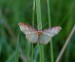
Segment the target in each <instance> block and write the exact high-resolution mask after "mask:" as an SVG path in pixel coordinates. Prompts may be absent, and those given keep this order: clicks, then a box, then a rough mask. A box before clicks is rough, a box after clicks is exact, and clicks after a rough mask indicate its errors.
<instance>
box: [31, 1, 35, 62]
mask: <svg viewBox="0 0 75 62" xmlns="http://www.w3.org/2000/svg"><path fill="white" fill-rule="evenodd" d="M34 12H35V0H33V10H32V26H33V27H34ZM33 53H34V48H33V43H32V58H31V62H33V61H34V54H33Z"/></svg>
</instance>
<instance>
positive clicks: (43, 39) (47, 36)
mask: <svg viewBox="0 0 75 62" xmlns="http://www.w3.org/2000/svg"><path fill="white" fill-rule="evenodd" d="M60 30H61V27H59V26H57V27H53V28H49V29H46V30H44V31H43V32H42V35H41V36H40V38H39V42H40V43H41V44H47V43H49V41H50V40H51V38H52V37H53V36H55V35H56V34H58V33H59V31H60Z"/></svg>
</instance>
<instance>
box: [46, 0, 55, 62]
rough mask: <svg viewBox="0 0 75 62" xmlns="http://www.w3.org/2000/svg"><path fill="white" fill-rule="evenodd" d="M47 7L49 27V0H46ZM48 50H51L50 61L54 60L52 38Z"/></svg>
mask: <svg viewBox="0 0 75 62" xmlns="http://www.w3.org/2000/svg"><path fill="white" fill-rule="evenodd" d="M47 7H48V21H49V27H51V16H50V3H49V0H47ZM50 51H51V62H54V57H53V43H52V40H51V41H50Z"/></svg>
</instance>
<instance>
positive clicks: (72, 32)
mask: <svg viewBox="0 0 75 62" xmlns="http://www.w3.org/2000/svg"><path fill="white" fill-rule="evenodd" d="M74 32H75V25H74V27H73V29H72V31H71V33H70V35H69V36H68V38H67V40H66V42H65V44H64V46H63V48H62V50H61V51H60V53H59V55H58V57H57V59H56V62H59V60H60V59H61V57H62V55H63V53H64V51H65V49H66V47H67V45H68V43H69V42H70V40H71V37H72V35H73V34H74Z"/></svg>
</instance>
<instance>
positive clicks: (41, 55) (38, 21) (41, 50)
mask: <svg viewBox="0 0 75 62" xmlns="http://www.w3.org/2000/svg"><path fill="white" fill-rule="evenodd" d="M36 13H37V25H38V30H41V29H42V20H41V6H40V0H36ZM39 47H40V62H44V50H43V45H39Z"/></svg>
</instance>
